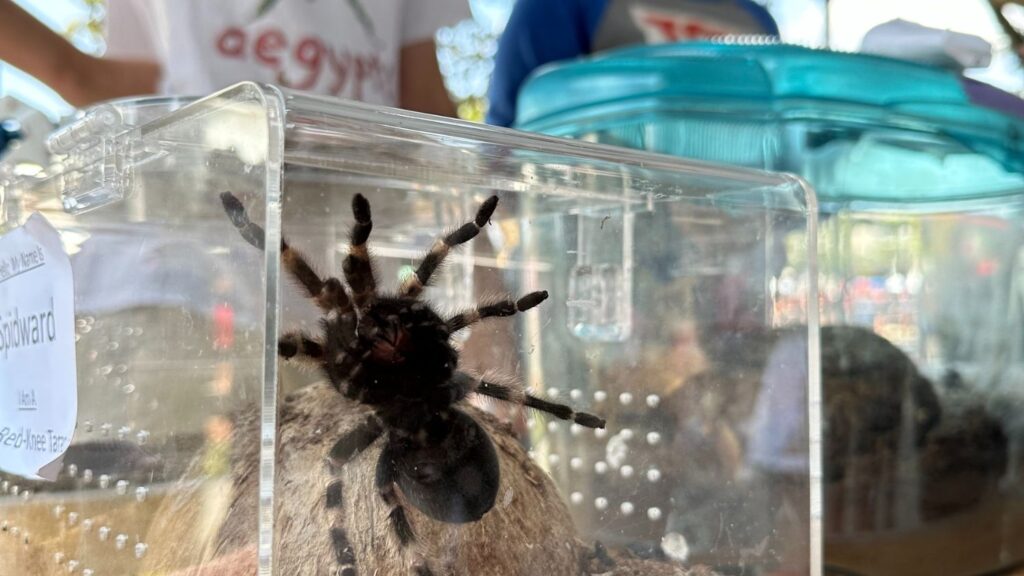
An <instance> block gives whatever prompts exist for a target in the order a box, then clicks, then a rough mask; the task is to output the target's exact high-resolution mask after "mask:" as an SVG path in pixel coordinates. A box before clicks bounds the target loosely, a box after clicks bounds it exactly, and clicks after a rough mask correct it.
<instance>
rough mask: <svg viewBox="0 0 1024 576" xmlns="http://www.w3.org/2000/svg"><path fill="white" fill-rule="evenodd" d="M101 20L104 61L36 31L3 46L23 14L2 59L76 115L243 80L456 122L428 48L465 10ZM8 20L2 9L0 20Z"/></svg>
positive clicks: (166, 10)
mask: <svg viewBox="0 0 1024 576" xmlns="http://www.w3.org/2000/svg"><path fill="white" fill-rule="evenodd" d="M107 9H108V13H107V46H108V49H107V54H106V57H105V58H102V59H97V58H91V57H88V56H86V55H83V54H81V53H78V54H75V55H73V57H72V58H69V57H68V56H71V55H70V54H68V50H67V46H63V45H62V44H64V45H66V44H67V43H66V41H64V40H63V39H61V38H60V37H59V36H58V35H56V34H53V33H50V32H49V31H48V30H45V27H42V25H41V24H38V23H37V22H35V23H34V24H35V26H29V28H30V30H28V32H23V33H22V34H21V35H20V38H18V39H17V41H15V40H13V39H12V40H9V41H7V42H4V41H3V40H2V38H3V35H4V34H3V32H4V30H3V28H14V27H15V26H16V24H17V23H19V22H20V23H22V24H24V20H25V18H30V17H28V16H27V15H26V14H24V13H22V14H20V15H18V14H16V15H15V16H20V18H11V19H8V18H0V58H2V59H4V60H8V61H10V62H11V63H12V64H14V65H16V66H19V67H22V68H23V69H25V70H26V71H27V72H29V73H30V74H34V75H36V76H38V77H40V79H42V80H43V81H44V82H47V83H48V84H50V85H51V87H53V88H54V89H55V90H57V91H58V92H59V93H60V94H61V95H62V96H64V97H65V98H66V99H68V101H69V102H71V103H72V104H74V105H87V104H91V103H93V102H96V101H100V100H105V99H109V98H115V97H124V96H137V95H143V94H153V93H160V94H176V95H186V96H194V95H204V94H208V93H210V92H213V91H215V90H217V89H219V88H223V87H225V86H228V85H230V84H233V83H236V82H240V81H244V80H252V81H257V82H268V83H274V84H278V85H281V86H284V87H287V88H294V89H297V90H304V91H309V92H314V93H319V94H325V95H331V96H338V97H343V98H350V99H355V100H361V101H364V102H369V103H374V104H382V105H386V106H399V107H402V108H407V109H410V110H417V111H421V112H430V113H434V114H443V115H449V116H450V115H454V106H453V105H452V102H451V101H450V99H449V98H448V94H447V91H446V90H445V88H444V82H443V80H442V78H441V73H440V70H439V68H438V65H437V58H436V48H435V45H434V39H433V37H434V33H435V31H436V30H437V29H438V28H440V27H442V26H445V25H451V24H454V23H456V22H458V21H459V20H461V19H463V18H465V17H467V16H468V15H469V6H468V4H467V0H429V1H425V0H224V1H218V2H210V1H208V0H109V2H108V7H107ZM16 11H19V9H18V8H17V7H16V6H14V5H13V4H12V3H11V2H9V1H5V2H0V16H5V15H8V14H5V13H12V12H16ZM5 21H7V22H8V24H4V22H5ZM39 28H43V31H44V32H46V33H49V35H47V34H44V33H43V32H41V31H40V30H39ZM33 50H34V51H35V52H36V54H35V55H30V54H27V52H29V51H33ZM48 53H53V54H54V56H52V57H48V56H47V54H48ZM58 53H59V55H57V54H58ZM40 71H41V73H40Z"/></svg>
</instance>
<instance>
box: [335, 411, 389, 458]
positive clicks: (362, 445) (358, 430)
mask: <svg viewBox="0 0 1024 576" xmlns="http://www.w3.org/2000/svg"><path fill="white" fill-rule="evenodd" d="M383 433H384V427H383V426H382V425H381V423H380V420H378V419H377V417H376V416H371V417H370V418H367V419H366V420H364V421H363V422H362V423H360V424H359V425H358V426H356V427H355V428H353V429H352V430H350V431H349V432H348V433H346V434H345V435H344V436H342V437H341V438H339V439H338V441H337V442H335V443H334V446H332V447H331V451H330V453H329V454H328V456H327V463H328V464H329V465H330V466H331V468H332V469H333V470H335V471H337V470H338V469H340V468H341V467H342V466H344V465H345V464H347V463H348V461H349V460H351V459H352V458H354V457H356V456H358V455H359V454H360V453H361V452H362V451H363V450H366V449H367V448H369V446H370V445H371V444H373V443H374V442H375V441H376V440H377V438H380V435H381V434H383Z"/></svg>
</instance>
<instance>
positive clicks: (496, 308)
mask: <svg viewBox="0 0 1024 576" xmlns="http://www.w3.org/2000/svg"><path fill="white" fill-rule="evenodd" d="M547 297H548V293H547V291H545V290H541V291H539V292H530V293H529V294H527V295H526V296H523V297H522V298H520V299H519V300H515V301H513V300H512V299H508V300H503V301H501V302H493V303H491V304H485V305H483V306H480V307H479V308H477V309H476V310H470V311H468V312H463V313H462V314H456V315H455V316H452V317H451V318H449V319H448V320H447V321H446V322H445V324H447V325H448V332H450V333H455V332H458V331H459V330H462V329H463V328H465V327H466V326H469V325H470V324H475V323H477V322H479V321H480V320H483V319H484V318H490V317H492V316H512V315H513V314H515V313H516V312H526V311H527V310H529V309H530V308H533V307H534V306H537V305H538V304H540V303H541V302H543V301H544V300H546V299H547Z"/></svg>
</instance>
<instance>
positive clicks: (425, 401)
mask: <svg viewBox="0 0 1024 576" xmlns="http://www.w3.org/2000/svg"><path fill="white" fill-rule="evenodd" d="M221 201H222V203H223V205H224V209H225V211H226V212H227V215H228V217H229V218H230V219H231V222H232V223H233V224H234V226H235V227H236V228H237V229H238V231H239V233H241V235H242V237H243V238H244V239H245V240H246V241H247V242H248V243H249V244H252V245H253V246H255V247H256V248H259V249H261V250H262V249H263V248H264V231H263V229H262V228H260V227H259V226H257V225H256V224H254V223H252V222H251V221H250V220H249V217H248V216H247V215H246V212H245V208H244V207H243V206H242V203H241V202H240V201H239V200H238V198H236V197H235V196H234V195H232V194H231V193H230V192H224V193H223V194H221ZM497 204H498V198H497V196H492V197H490V198H488V199H487V200H486V201H484V203H483V204H482V205H481V206H480V208H479V209H478V211H477V213H476V217H475V218H474V219H473V221H472V222H468V223H466V224H464V225H463V226H461V227H460V228H458V229H457V230H455V231H453V232H451V233H449V234H446V235H445V236H443V237H442V238H440V239H439V240H438V241H437V242H435V244H434V246H433V247H432V248H431V249H430V251H429V252H428V253H427V254H426V256H425V257H424V258H423V260H422V262H421V263H420V264H419V267H418V268H417V269H416V271H415V273H414V274H412V275H410V276H409V277H408V278H407V279H406V280H405V281H404V282H403V283H402V285H401V286H400V288H399V290H398V292H397V293H396V294H384V293H379V292H378V291H377V281H376V279H375V277H374V273H373V266H372V265H371V261H370V256H369V253H368V251H367V246H366V241H367V239H368V238H369V236H370V231H371V229H372V228H373V223H372V221H371V219H370V203H369V202H368V201H367V200H366V198H365V197H363V196H362V195H361V194H356V195H355V197H354V198H353V199H352V212H353V214H354V216H355V225H354V226H353V228H352V232H351V237H350V248H349V253H348V255H347V256H346V257H345V260H344V262H343V264H342V270H343V272H344V276H345V282H346V283H347V285H348V286H347V288H346V287H345V286H343V285H342V283H341V281H340V280H338V279H337V278H327V279H322V278H321V277H320V276H319V275H317V273H316V272H314V271H313V269H312V268H311V267H310V265H309V264H308V263H307V262H306V259H305V258H304V257H303V256H302V255H301V254H299V252H297V251H296V250H295V249H294V248H292V247H291V246H290V245H289V244H288V243H287V242H286V241H285V240H284V239H283V238H282V240H281V262H282V264H283V266H284V268H285V269H286V270H287V271H288V272H289V273H290V274H291V275H292V276H294V277H295V279H296V280H298V282H299V284H300V285H301V286H302V287H303V288H304V289H305V290H306V292H307V293H308V295H309V297H310V298H312V299H313V301H314V302H315V303H316V304H317V306H319V307H320V309H322V310H323V312H324V313H325V316H324V317H323V318H322V319H321V321H320V329H321V333H320V334H319V337H318V338H313V337H310V336H309V335H308V334H304V333H302V332H289V333H286V334H284V335H283V336H282V337H281V338H280V340H279V341H278V354H279V355H280V356H281V357H283V358H285V359H300V360H305V361H308V362H312V363H315V364H316V365H318V366H319V367H320V368H321V369H322V371H323V373H324V374H325V375H326V376H327V378H328V380H329V381H330V383H331V384H332V385H333V386H334V388H335V389H336V390H337V391H338V392H340V393H341V394H343V395H344V396H345V397H347V398H349V399H351V400H354V401H356V402H359V403H362V404H367V405H369V406H372V407H373V413H372V416H370V417H369V418H368V419H367V420H366V421H364V422H363V423H362V424H361V425H359V426H358V427H357V428H356V429H355V430H353V431H352V432H350V433H348V434H346V435H344V436H343V437H342V438H340V439H339V440H338V441H337V443H336V444H335V445H334V447H333V448H332V449H331V451H330V454H329V456H328V463H329V465H330V466H331V467H332V470H334V472H335V473H334V475H335V476H337V473H336V472H337V470H338V469H339V468H340V467H341V466H344V465H345V464H346V463H347V462H348V461H350V460H351V459H352V458H354V457H356V456H357V455H358V454H359V453H361V452H362V451H363V450H365V449H366V448H368V447H369V446H370V445H371V444H373V443H374V442H376V441H377V440H378V439H380V438H381V437H383V438H384V440H383V441H384V447H383V450H382V452H381V455H380V459H379V460H378V462H377V468H376V480H375V482H376V486H377V490H378V493H379V495H380V497H381V498H382V499H383V500H384V502H385V503H386V505H387V506H388V507H389V508H390V509H391V512H390V513H389V516H388V517H389V524H390V526H391V529H392V530H393V531H394V533H395V535H396V536H397V539H398V542H399V543H400V544H401V546H402V548H403V549H407V550H413V552H414V554H415V556H416V557H417V559H416V560H415V561H414V562H413V563H412V572H413V573H414V574H416V575H417V576H429V575H432V574H433V572H432V570H431V569H430V567H429V563H428V562H427V561H426V560H425V559H423V558H422V557H421V556H420V555H419V554H418V553H416V552H415V542H416V538H415V534H414V532H413V528H412V526H411V525H410V523H409V520H408V516H407V514H406V510H405V507H404V501H408V502H410V503H411V504H412V505H414V506H415V507H416V508H418V509H419V510H421V511H422V512H424V513H425V514H426V515H427V516H429V517H431V518H433V519H436V520H439V521H443V522H450V523H463V522H473V521H476V520H479V519H480V518H481V517H483V515H484V514H486V513H487V511H489V510H490V509H491V508H492V506H493V505H494V499H495V495H496V494H497V491H498V480H499V468H498V458H497V454H496V453H495V450H494V446H493V444H492V442H491V441H490V439H489V438H488V436H487V433H486V432H485V431H484V430H483V428H482V427H481V426H480V425H479V424H478V423H477V422H476V421H475V420H473V418H471V417H470V416H469V414H468V413H467V412H465V411H463V410H462V409H461V408H460V403H462V402H463V401H464V400H465V399H466V398H467V396H469V395H470V394H478V395H483V396H488V397H490V398H495V399H498V400H503V401H506V402H513V403H517V404H521V405H523V406H527V407H530V408H534V409H537V410H540V411H542V412H546V413H548V414H552V415H554V416H555V417H557V418H561V419H563V420H571V421H573V422H575V423H576V424H579V425H581V426H586V427H590V428H603V427H604V425H605V421H604V420H603V419H601V418H599V417H598V416H595V415H593V414H588V413H586V412H576V411H574V410H573V409H572V408H571V407H569V406H566V405H563V404H557V403H554V402H551V401H548V400H545V399H543V398H539V397H537V396H534V395H532V394H529V393H527V392H526V391H524V390H521V389H520V388H518V387H515V386H510V385H507V384H502V383H497V382H492V381H488V380H485V379H482V378H479V377H476V376H472V375H470V374H468V373H466V372H464V371H461V370H459V369H458V361H459V354H458V352H457V351H456V350H455V348H454V347H453V346H452V344H451V336H452V334H454V333H455V332H458V331H459V330H462V329H463V328H465V327H467V326H469V325H471V324H473V323H475V322H478V321H480V320H482V319H484V318H488V317H492V316H512V315H514V314H515V313H517V312H525V311H526V310H529V309H530V308H533V307H534V306H537V305H538V304H540V303H541V302H543V301H544V300H545V299H546V298H547V296H548V294H547V292H544V291H539V292H531V293H529V294H527V295H525V296H523V297H522V298H519V299H518V300H511V299H508V300H502V301H497V302H492V303H488V304H484V305H481V306H479V307H478V308H476V309H475V310H470V311H466V312H463V313H461V314H456V315H454V316H452V317H451V318H448V319H447V320H444V319H442V318H441V317H440V316H439V315H438V314H437V312H435V311H434V310H433V309H432V308H431V306H430V305H429V304H427V303H426V302H424V301H422V300H420V299H419V296H420V294H421V293H422V291H423V289H424V287H425V286H426V285H427V283H428V282H429V281H430V278H431V276H432V275H433V274H434V272H435V271H436V270H437V268H438V267H439V266H440V265H441V263H442V262H443V260H444V258H445V256H446V255H447V254H448V252H449V251H450V250H451V248H452V247H455V246H458V245H459V244H463V243H465V242H468V241H469V240H471V239H473V238H474V237H475V236H476V235H477V234H479V232H480V229H481V228H482V227H483V226H484V225H486V224H487V222H488V220H490V217H491V214H493V212H494V209H495V207H496V206H497ZM396 486H397V487H398V488H400V490H398V489H396ZM341 502H342V486H341V481H340V480H337V479H336V480H334V481H332V482H331V483H330V484H329V485H328V487H327V490H326V505H327V507H328V508H337V507H340V506H341ZM331 539H332V545H333V546H334V550H335V555H336V557H337V560H338V562H339V564H340V565H341V566H342V568H341V571H340V574H342V575H345V576H351V575H354V574H355V567H354V564H355V558H354V557H353V555H352V551H351V547H350V546H349V543H348V539H347V537H346V536H345V534H344V531H343V530H341V529H338V528H335V529H333V530H332V533H331Z"/></svg>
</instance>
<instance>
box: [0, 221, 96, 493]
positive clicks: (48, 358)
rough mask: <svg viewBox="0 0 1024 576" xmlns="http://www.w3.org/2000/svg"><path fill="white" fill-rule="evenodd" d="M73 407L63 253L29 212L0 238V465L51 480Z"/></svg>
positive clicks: (67, 439) (68, 287)
mask: <svg viewBox="0 0 1024 576" xmlns="http://www.w3.org/2000/svg"><path fill="white" fill-rule="evenodd" d="M77 414H78V386H77V383H76V371H75V309H74V287H73V285H72V278H71V260H70V259H69V258H68V255H67V254H66V253H65V252H64V247H63V245H62V244H61V241H60V235H59V234H58V233H57V231H56V230H54V229H53V226H51V225H50V223H49V222H47V221H46V219H45V218H43V216H42V215H40V214H33V215H32V216H31V217H29V219H28V221H27V222H25V225H24V226H22V227H20V228H17V229H15V230H14V231H12V232H10V233H8V234H6V235H4V236H3V237H2V238H0V469H2V470H5V471H7V472H12V473H14V474H18V475H20V476H25V477H27V478H31V479H34V480H56V478H57V473H58V472H59V471H60V467H61V459H62V458H63V455H64V452H65V451H66V450H67V449H68V445H69V444H71V437H72V435H73V434H74V432H75V421H76V418H77Z"/></svg>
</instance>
